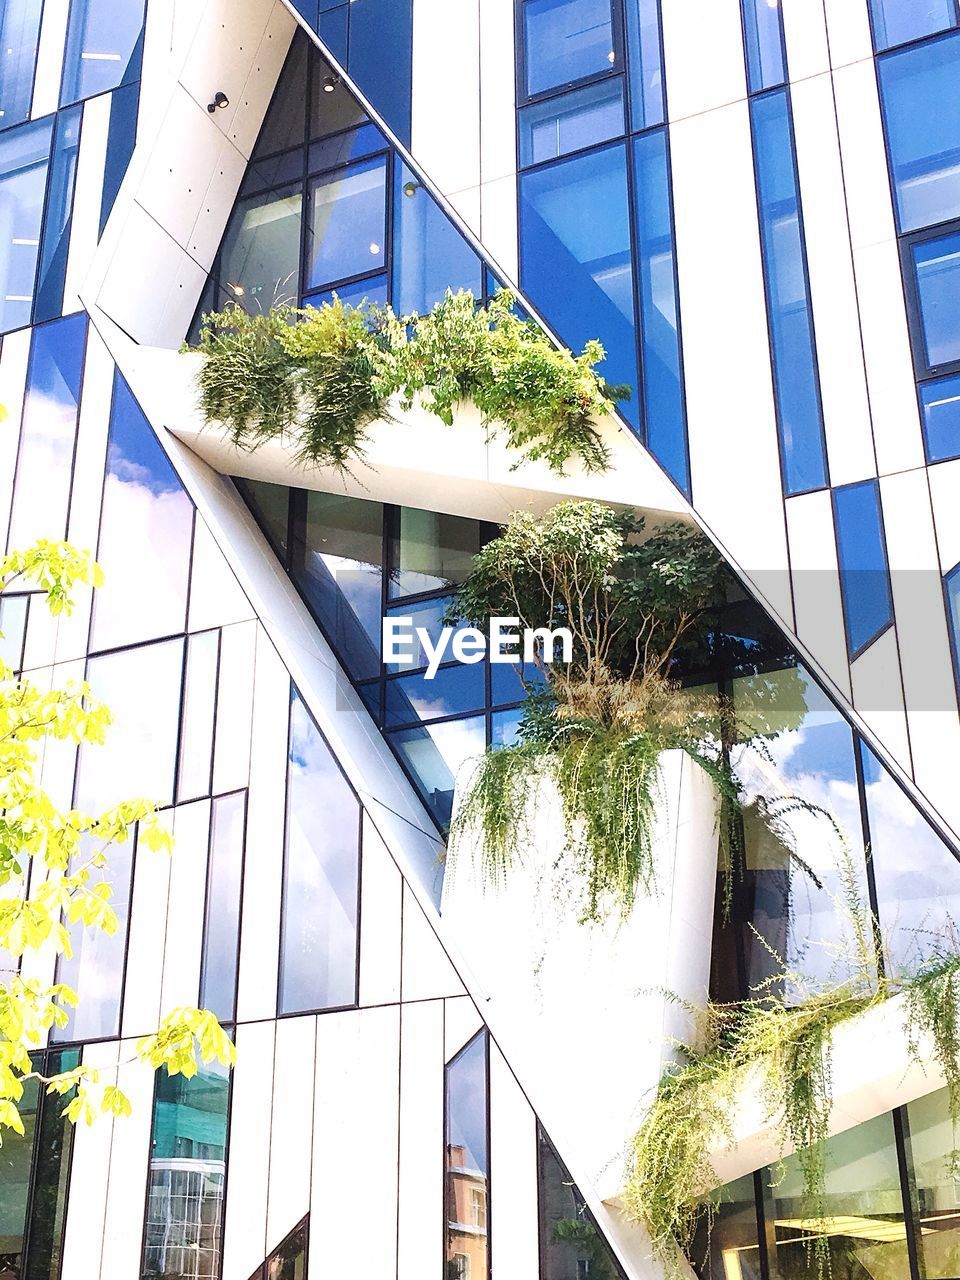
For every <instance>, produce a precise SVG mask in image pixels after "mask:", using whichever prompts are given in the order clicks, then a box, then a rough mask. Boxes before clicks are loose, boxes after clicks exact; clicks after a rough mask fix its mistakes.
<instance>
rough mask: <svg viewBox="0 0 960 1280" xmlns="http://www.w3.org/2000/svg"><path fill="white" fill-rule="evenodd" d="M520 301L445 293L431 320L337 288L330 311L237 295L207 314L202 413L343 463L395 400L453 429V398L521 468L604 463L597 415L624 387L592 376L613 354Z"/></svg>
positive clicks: (243, 440) (245, 432)
mask: <svg viewBox="0 0 960 1280" xmlns="http://www.w3.org/2000/svg"><path fill="white" fill-rule="evenodd" d="M514 306H515V304H514V299H513V296H512V295H511V294H510V293H508V292H507V291H505V290H501V291H500V292H499V293H497V295H496V297H494V298H493V299H492V301H491V302H490V304H489V306H487V307H486V308H482V307H477V306H476V304H475V301H474V297H473V295H472V294H471V293H469V292H464V291H461V292H458V293H451V292H450V291H449V290H448V291H447V294H446V296H445V297H444V298H443V299H442V300H441V301H440V302H438V303H437V304H436V306H435V307H434V308H433V309H432V311H430V312H429V314H428V315H425V316H418V315H416V314H413V315H409V316H396V315H395V314H394V313H393V311H391V310H390V308H389V307H375V306H370V305H367V304H366V303H365V302H364V303H361V305H360V306H359V307H350V306H346V305H345V304H344V303H343V302H341V301H340V299H339V298H337V297H336V296H334V299H333V301H332V302H329V303H324V304H323V305H322V306H321V307H306V308H304V309H303V310H296V309H294V308H292V307H275V308H273V309H272V310H270V311H269V312H265V313H262V314H259V315H248V314H247V313H246V312H245V311H243V310H242V309H241V308H240V307H239V306H238V305H237V304H236V303H231V304H229V305H228V306H227V308H226V309H225V310H224V311H219V312H213V313H211V314H209V315H206V316H204V318H203V324H202V326H201V330H200V338H199V342H198V344H197V350H198V351H200V352H201V353H202V354H203V356H204V357H205V359H204V362H203V365H202V367H201V370H200V373H199V378H198V385H199V390H200V404H201V409H202V411H203V414H204V417H205V418H206V420H207V421H208V422H220V423H222V424H223V425H224V426H225V427H226V428H227V430H228V432H229V433H230V437H231V439H232V440H233V442H234V444H235V445H237V447H238V448H241V449H256V448H257V447H258V446H260V445H262V444H263V443H265V442H266V441H268V440H273V439H276V438H287V439H290V440H292V441H293V442H294V444H295V446H296V448H297V452H298V456H299V459H300V461H301V462H302V463H304V464H308V465H313V466H332V467H335V468H337V469H338V470H341V471H343V470H349V467H350V464H351V462H355V461H359V460H361V459H362V458H363V453H364V447H365V431H366V428H367V427H368V426H369V425H370V423H371V422H373V421H375V420H376V419H378V418H384V417H386V416H388V412H389V408H388V407H389V403H390V400H391V398H392V397H393V396H398V397H399V399H400V403H401V404H402V406H403V407H404V408H406V409H409V408H410V406H411V405H412V404H413V401H414V398H415V397H417V396H420V397H421V398H422V402H423V404H424V405H425V407H426V408H427V409H429V410H430V411H431V412H433V413H435V414H436V415H437V416H438V417H439V418H440V419H441V420H442V421H443V422H445V423H446V424H447V425H448V426H449V425H452V424H453V421H454V409H455V407H456V405H457V404H458V403H460V402H461V401H467V400H469V401H472V402H473V403H474V404H475V405H476V406H477V408H478V409H479V410H480V413H481V415H482V418H483V422H484V425H485V426H486V427H487V429H488V431H500V432H501V433H502V434H503V435H504V437H505V440H506V443H507V445H508V447H509V448H510V449H512V450H514V451H515V452H516V453H517V454H519V459H518V462H517V463H515V464H514V465H515V466H516V465H519V461H522V460H524V459H526V460H528V461H543V462H545V463H546V464H547V465H548V466H549V468H550V469H551V470H552V471H553V472H555V473H557V474H562V473H563V470H564V468H565V467H566V466H567V464H568V463H570V462H571V461H573V460H575V459H578V460H579V461H580V463H581V465H582V466H583V467H584V468H585V469H586V470H587V471H604V470H605V469H606V468H607V466H608V464H609V457H608V453H607V449H606V446H605V445H604V444H603V441H602V440H601V438H600V435H599V433H598V432H597V429H596V427H595V425H594V421H595V419H596V418H600V417H603V416H605V415H607V414H609V413H610V412H611V410H612V407H613V404H614V403H615V402H616V401H617V400H623V399H626V398H627V397H628V396H629V394H630V391H629V388H627V387H622V386H610V385H608V384H607V383H606V382H605V381H604V379H603V378H601V377H600V376H599V375H598V374H597V373H596V372H595V366H596V365H597V364H598V363H599V362H600V361H601V360H602V359H603V358H604V350H603V347H602V346H601V345H600V343H599V342H588V343H587V344H586V346H585V348H584V350H583V353H582V354H581V355H573V354H572V353H571V352H570V351H567V350H562V349H561V350H558V349H557V348H555V347H554V346H553V345H552V343H551V342H550V341H549V339H548V338H547V336H546V334H544V332H543V331H542V330H541V329H540V327H539V326H538V325H537V324H535V323H534V322H533V321H531V320H525V319H522V318H521V317H520V316H518V315H517V314H516V312H515V309H514Z"/></svg>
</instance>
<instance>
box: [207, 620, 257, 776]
mask: <svg viewBox="0 0 960 1280" xmlns="http://www.w3.org/2000/svg"><path fill="white" fill-rule="evenodd" d="M258 630H259V628H258V625H257V623H256V622H239V623H235V624H234V625H233V626H232V627H224V628H223V632H222V634H221V638H220V677H219V693H218V697H217V741H216V746H215V748H214V755H213V790H214V794H217V793H219V792H222V791H236V790H237V789H238V788H240V787H245V786H246V785H247V780H248V778H249V777H250V749H251V747H250V726H251V719H252V716H253V699H254V693H253V686H254V669H255V666H256V653H257V649H258V640H257V634H258Z"/></svg>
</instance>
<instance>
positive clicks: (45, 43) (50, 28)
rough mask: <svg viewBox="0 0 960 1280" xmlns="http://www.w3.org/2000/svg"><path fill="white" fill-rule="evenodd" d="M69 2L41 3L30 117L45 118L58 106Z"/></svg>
mask: <svg viewBox="0 0 960 1280" xmlns="http://www.w3.org/2000/svg"><path fill="white" fill-rule="evenodd" d="M69 9H70V0H44V5H43V20H42V22H41V25H40V42H39V45H38V48H37V68H36V72H35V75H34V80H33V106H32V108H31V111H30V115H31V117H32V118H33V119H34V120H36V119H38V118H39V117H40V116H46V115H49V114H50V112H51V111H56V109H57V107H58V106H59V105H60V80H61V76H62V67H63V51H64V45H65V43H66V38H67V14H68V12H69Z"/></svg>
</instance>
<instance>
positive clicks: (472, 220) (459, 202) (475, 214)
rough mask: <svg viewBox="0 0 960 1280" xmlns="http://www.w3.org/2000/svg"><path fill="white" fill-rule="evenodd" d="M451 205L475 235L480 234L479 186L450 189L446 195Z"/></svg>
mask: <svg viewBox="0 0 960 1280" xmlns="http://www.w3.org/2000/svg"><path fill="white" fill-rule="evenodd" d="M447 199H448V200H449V201H450V204H451V207H452V208H453V209H455V210H456V212H457V213H458V214H459V215H460V217H461V218H462V219H463V220H464V222H465V223H466V224H467V226H468V227H469V228H470V230H471V231H472V232H473V234H474V235H475V236H479V235H480V199H481V189H480V187H466V188H465V189H464V190H463V191H451V192H450V194H449V195H448V196H447Z"/></svg>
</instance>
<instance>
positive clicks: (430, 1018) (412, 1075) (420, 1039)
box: [397, 1001, 444, 1280]
mask: <svg viewBox="0 0 960 1280" xmlns="http://www.w3.org/2000/svg"><path fill="white" fill-rule="evenodd" d="M443 1142H444V1135H443V1004H442V1003H441V1002H440V1001H433V1002H431V1003H428V1004H418V1005H404V1006H403V1008H402V1012H401V1015H400V1178H399V1234H398V1239H397V1280H440V1278H441V1275H442V1257H443V1214H442V1211H441V1212H439V1213H438V1212H437V1206H438V1205H442V1204H443Z"/></svg>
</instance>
